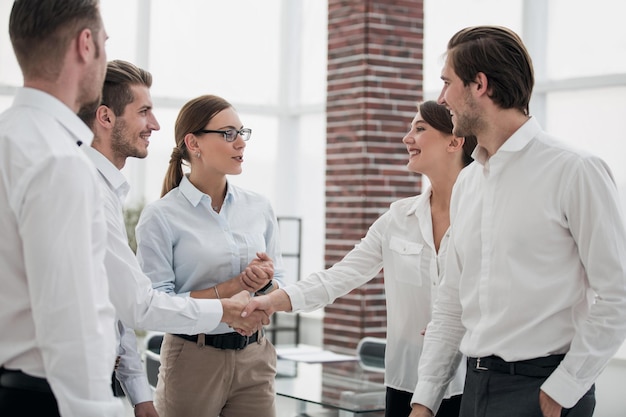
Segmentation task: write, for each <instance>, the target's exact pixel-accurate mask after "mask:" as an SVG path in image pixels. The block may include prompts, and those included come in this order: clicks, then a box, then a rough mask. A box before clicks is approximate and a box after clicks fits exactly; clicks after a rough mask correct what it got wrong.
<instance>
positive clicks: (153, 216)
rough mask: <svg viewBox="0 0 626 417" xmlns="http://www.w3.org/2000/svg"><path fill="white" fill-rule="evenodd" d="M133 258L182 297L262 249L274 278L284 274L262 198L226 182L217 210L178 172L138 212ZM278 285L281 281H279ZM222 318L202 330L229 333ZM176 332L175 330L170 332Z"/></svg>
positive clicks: (232, 271) (229, 273) (229, 274)
mask: <svg viewBox="0 0 626 417" xmlns="http://www.w3.org/2000/svg"><path fill="white" fill-rule="evenodd" d="M136 236H137V258H138V259H139V263H140V265H141V267H142V269H143V270H144V272H145V273H146V275H148V277H150V279H151V280H152V283H153V286H154V288H156V289H159V290H162V291H165V292H167V293H172V294H174V293H175V294H178V295H179V296H183V297H188V296H189V292H191V291H192V290H200V289H204V288H209V287H213V286H215V285H217V284H219V283H220V282H224V281H227V280H229V279H231V278H233V277H235V276H237V275H239V274H240V273H241V272H242V271H243V270H244V269H245V268H246V267H247V266H248V264H249V263H250V262H251V261H252V260H253V259H254V258H256V253H257V252H265V253H267V254H268V255H269V257H270V258H271V259H272V260H273V261H274V279H275V280H277V281H278V282H279V284H280V282H281V280H282V277H283V276H284V270H283V263H282V257H281V253H280V245H279V242H278V239H279V237H280V234H279V230H278V224H277V221H276V217H275V216H274V211H273V210H272V207H271V205H270V203H269V201H268V200H267V198H265V197H263V196H261V195H260V194H257V193H254V192H251V191H248V190H244V189H242V188H239V187H236V186H234V185H232V184H230V183H229V184H228V186H227V193H226V198H225V199H224V204H223V205H222V209H221V210H220V212H219V213H216V212H215V211H214V210H213V209H212V208H211V197H209V196H208V195H206V194H204V193H202V192H201V191H200V190H198V189H197V188H196V187H195V186H194V185H193V184H192V183H191V182H190V181H189V179H188V178H187V177H186V176H184V177H183V179H182V181H181V183H180V185H179V186H178V187H176V188H174V189H173V190H171V191H170V192H169V193H167V194H166V195H165V196H163V197H162V198H161V199H160V200H157V201H154V202H152V203H150V204H148V205H147V206H146V207H145V208H144V209H143V211H142V213H141V217H140V218H139V223H138V224H137V228H136ZM281 286H282V285H281ZM230 332H233V329H232V328H230V327H228V325H227V324H225V323H220V325H219V326H218V327H217V328H216V329H215V330H213V331H210V332H209V331H207V332H205V333H211V334H221V333H230ZM176 333H181V332H176Z"/></svg>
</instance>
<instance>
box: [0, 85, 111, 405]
mask: <svg viewBox="0 0 626 417" xmlns="http://www.w3.org/2000/svg"><path fill="white" fill-rule="evenodd" d="M92 137H93V135H92V133H91V131H90V130H89V128H87V126H85V125H84V124H83V122H82V121H81V120H80V119H79V118H78V117H77V116H76V115H75V114H74V113H73V112H72V110H70V109H69V108H68V107H67V106H65V105H64V104H63V103H61V102H60V101H59V100H57V99H56V98H54V97H52V96H50V95H48V94H46V93H44V92H41V91H39V90H34V89H29V88H21V89H19V90H18V92H17V94H16V97H15V100H14V102H13V105H12V106H11V107H10V108H9V109H8V110H7V111H5V112H4V113H3V114H2V115H1V116H0V236H2V243H0V246H1V247H2V249H1V250H0V270H1V271H2V291H0V329H2V333H1V334H0V364H2V365H3V366H5V367H6V368H7V369H18V370H22V371H23V372H25V373H27V374H30V375H33V376H37V377H42V378H46V379H47V380H48V382H49V383H50V386H51V387H52V390H53V392H54V395H55V397H56V399H57V402H58V405H59V411H60V413H61V415H62V416H64V417H67V416H76V417H79V416H80V417H83V416H102V417H105V416H106V417H110V416H121V415H123V406H122V403H121V402H120V401H119V399H116V398H114V397H113V395H112V392H111V371H112V369H113V365H114V363H115V356H116V355H115V352H116V349H115V346H116V340H115V339H116V338H115V328H114V323H115V310H114V308H113V306H112V305H111V302H110V301H109V297H108V294H109V288H108V283H107V279H106V273H105V270H104V264H103V261H104V253H105V245H106V223H105V220H104V215H103V209H102V196H101V193H100V190H101V189H100V188H99V186H98V179H97V172H96V170H95V169H94V167H93V165H92V164H91V162H90V161H89V160H88V159H87V158H86V156H85V155H84V154H83V153H82V152H81V151H80V149H79V147H78V146H77V144H79V143H80V142H82V143H83V144H84V145H83V146H89V144H90V143H91V138H92Z"/></svg>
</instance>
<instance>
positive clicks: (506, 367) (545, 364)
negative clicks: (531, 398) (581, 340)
mask: <svg viewBox="0 0 626 417" xmlns="http://www.w3.org/2000/svg"><path fill="white" fill-rule="evenodd" d="M564 357H565V355H551V356H546V357H544V358H536V359H528V360H524V361H517V362H506V361H505V360H504V359H502V358H500V357H498V356H486V357H484V358H467V364H468V369H474V370H477V371H493V372H500V373H505V374H510V375H523V376H531V377H542V378H546V377H548V376H550V375H551V374H552V372H554V370H555V369H556V368H557V366H559V364H560V363H561V361H562V360H563V358H564Z"/></svg>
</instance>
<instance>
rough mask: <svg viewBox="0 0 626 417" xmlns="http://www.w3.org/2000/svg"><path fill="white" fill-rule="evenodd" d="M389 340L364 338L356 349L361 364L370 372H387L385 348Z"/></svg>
mask: <svg viewBox="0 0 626 417" xmlns="http://www.w3.org/2000/svg"><path fill="white" fill-rule="evenodd" d="M386 346H387V339H382V338H379V337H369V336H368V337H364V338H363V339H361V340H360V341H359V343H358V345H357V347H356V352H357V356H358V357H359V363H360V364H361V367H362V368H363V369H366V370H368V371H376V372H384V371H385V348H386Z"/></svg>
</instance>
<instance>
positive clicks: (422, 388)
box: [411, 381, 444, 415]
mask: <svg viewBox="0 0 626 417" xmlns="http://www.w3.org/2000/svg"><path fill="white" fill-rule="evenodd" d="M443 394H444V392H443V391H442V390H441V389H439V388H438V387H437V385H436V384H430V383H428V382H425V381H418V382H417V386H416V387H415V392H414V393H413V397H411V405H413V404H421V405H423V406H425V407H428V408H429V409H430V411H432V412H433V415H435V414H437V411H439V406H440V405H441V401H442V400H443Z"/></svg>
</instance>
